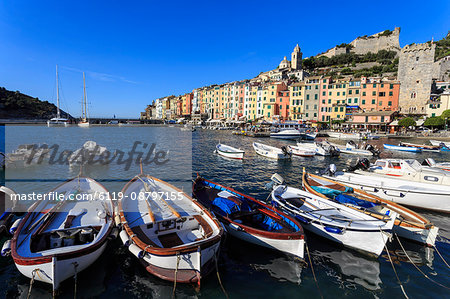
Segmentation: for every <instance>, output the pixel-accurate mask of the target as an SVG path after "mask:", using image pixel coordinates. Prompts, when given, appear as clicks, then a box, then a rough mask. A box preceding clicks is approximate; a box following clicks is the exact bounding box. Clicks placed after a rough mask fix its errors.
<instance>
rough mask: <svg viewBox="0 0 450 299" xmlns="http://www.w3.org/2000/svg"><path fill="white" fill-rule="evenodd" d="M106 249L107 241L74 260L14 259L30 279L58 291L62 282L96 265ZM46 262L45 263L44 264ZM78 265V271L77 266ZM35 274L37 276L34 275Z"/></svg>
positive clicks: (57, 257) (53, 258)
mask: <svg viewBox="0 0 450 299" xmlns="http://www.w3.org/2000/svg"><path fill="white" fill-rule="evenodd" d="M105 248H106V241H105V242H104V243H103V245H101V246H100V247H99V248H98V249H96V250H94V251H92V252H91V253H89V254H84V255H79V256H78V255H76V254H75V256H74V257H73V258H64V257H59V256H58V255H56V256H50V257H46V259H36V260H26V261H25V260H21V259H20V258H14V262H15V264H16V267H17V269H18V270H19V272H20V273H22V274H23V275H24V276H26V277H28V278H32V277H33V276H34V279H35V280H38V281H41V282H45V283H48V284H51V285H53V289H54V290H57V289H58V288H59V285H60V284H61V282H63V281H64V280H66V279H69V278H71V277H74V276H75V271H76V273H77V274H78V273H79V272H81V271H83V270H84V269H86V268H87V267H89V266H90V265H91V264H92V263H94V262H95V261H96V260H97V259H98V258H99V257H100V255H101V254H102V253H103V251H104V250H105ZM42 260H44V262H42ZM74 263H76V265H77V266H76V270H75V265H74ZM33 272H35V274H34V275H33Z"/></svg>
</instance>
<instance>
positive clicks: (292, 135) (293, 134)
mask: <svg viewBox="0 0 450 299" xmlns="http://www.w3.org/2000/svg"><path fill="white" fill-rule="evenodd" d="M301 136H302V134H300V132H299V131H297V130H293V129H291V130H283V131H280V132H277V133H270V137H272V138H278V139H299V138H300V137H301Z"/></svg>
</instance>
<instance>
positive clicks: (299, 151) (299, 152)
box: [288, 145, 316, 157]
mask: <svg viewBox="0 0 450 299" xmlns="http://www.w3.org/2000/svg"><path fill="white" fill-rule="evenodd" d="M288 147H289V149H290V150H291V152H292V154H293V155H294V156H300V157H312V156H315V155H316V151H315V150H313V149H308V148H303V147H299V146H291V145H289V146H288Z"/></svg>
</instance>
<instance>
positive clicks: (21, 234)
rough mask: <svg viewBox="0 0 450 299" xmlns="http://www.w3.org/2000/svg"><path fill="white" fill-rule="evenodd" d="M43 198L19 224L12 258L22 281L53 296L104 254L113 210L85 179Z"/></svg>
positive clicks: (105, 193)
mask: <svg viewBox="0 0 450 299" xmlns="http://www.w3.org/2000/svg"><path fill="white" fill-rule="evenodd" d="M47 195H48V197H47V199H46V200H41V201H38V202H36V203H35V204H34V205H33V206H31V208H30V209H29V212H28V213H27V214H26V216H25V217H24V218H23V219H22V220H21V222H20V224H19V226H18V228H17V230H16V232H15V234H14V237H13V239H12V241H11V255H12V258H13V260H14V263H15V264H16V267H17V269H18V270H19V271H20V272H21V273H22V274H23V275H25V276H27V277H29V278H33V279H34V280H38V281H42V282H45V283H49V284H51V285H52V286H53V290H54V291H56V290H57V289H58V287H59V285H60V283H61V282H62V281H64V280H66V279H68V278H72V277H74V276H75V275H77V273H79V272H80V271H82V270H84V269H85V268H87V267H88V266H90V265H91V264H92V263H94V262H95V261H96V260H97V258H98V257H99V256H100V255H101V254H102V253H103V251H104V249H105V247H106V243H107V240H108V236H109V235H110V233H111V231H112V229H113V226H114V221H113V218H114V214H113V213H114V209H113V204H112V201H111V198H110V196H109V193H108V191H107V190H106V189H105V187H103V186H102V185H101V184H99V183H97V182H96V181H95V180H93V179H91V178H87V177H81V176H78V177H76V178H74V179H71V180H69V181H66V182H65V183H62V184H61V185H59V186H58V187H56V188H55V189H53V190H52V191H51V192H49V193H48V194H47ZM52 199H53V200H52ZM56 199H59V200H56Z"/></svg>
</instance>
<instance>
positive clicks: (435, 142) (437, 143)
mask: <svg viewBox="0 0 450 299" xmlns="http://www.w3.org/2000/svg"><path fill="white" fill-rule="evenodd" d="M430 143H431V145H433V146H439V147H441V146H445V147H447V148H450V142H449V141H442V140H430Z"/></svg>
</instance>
